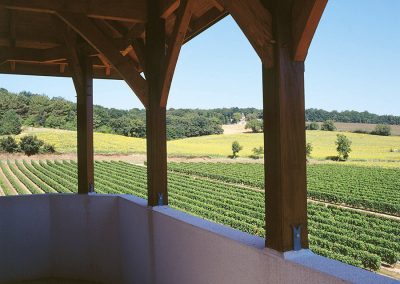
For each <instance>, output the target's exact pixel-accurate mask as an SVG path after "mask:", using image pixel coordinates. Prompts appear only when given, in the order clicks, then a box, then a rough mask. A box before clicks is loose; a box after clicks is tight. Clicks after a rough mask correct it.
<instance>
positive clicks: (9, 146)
mask: <svg viewBox="0 0 400 284" xmlns="http://www.w3.org/2000/svg"><path fill="white" fill-rule="evenodd" d="M0 149H1V150H2V151H5V152H7V153H14V152H18V144H17V142H15V139H14V138H13V137H11V136H8V137H6V138H3V139H1V140H0Z"/></svg>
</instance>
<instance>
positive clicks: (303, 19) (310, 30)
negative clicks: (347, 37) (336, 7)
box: [292, 0, 328, 61]
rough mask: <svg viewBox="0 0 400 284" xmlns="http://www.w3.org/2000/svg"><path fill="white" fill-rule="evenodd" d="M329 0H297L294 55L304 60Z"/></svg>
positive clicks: (297, 58) (299, 59)
mask: <svg viewBox="0 0 400 284" xmlns="http://www.w3.org/2000/svg"><path fill="white" fill-rule="evenodd" d="M327 3H328V0H297V1H294V4H293V9H292V29H293V42H294V45H293V57H294V60H297V61H304V60H305V59H306V56H307V53H308V48H309V47H310V44H311V41H312V39H313V37H314V33H315V31H316V29H317V27H318V23H319V21H320V19H321V17H322V14H323V12H324V10H325V7H326V4H327Z"/></svg>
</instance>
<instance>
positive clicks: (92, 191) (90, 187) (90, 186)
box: [89, 183, 94, 193]
mask: <svg viewBox="0 0 400 284" xmlns="http://www.w3.org/2000/svg"><path fill="white" fill-rule="evenodd" d="M89 193H94V185H93V183H89Z"/></svg>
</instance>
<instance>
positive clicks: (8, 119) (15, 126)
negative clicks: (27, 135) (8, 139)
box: [0, 110, 21, 135]
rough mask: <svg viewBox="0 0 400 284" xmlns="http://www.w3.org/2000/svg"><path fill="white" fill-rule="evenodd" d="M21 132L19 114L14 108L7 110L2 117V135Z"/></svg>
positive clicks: (0, 132)
mask: <svg viewBox="0 0 400 284" xmlns="http://www.w3.org/2000/svg"><path fill="white" fill-rule="evenodd" d="M19 133H21V121H20V118H19V115H18V114H17V113H16V112H15V111H13V110H9V111H7V112H5V113H4V115H3V117H2V118H1V119H0V135H10V134H14V135H17V134H19Z"/></svg>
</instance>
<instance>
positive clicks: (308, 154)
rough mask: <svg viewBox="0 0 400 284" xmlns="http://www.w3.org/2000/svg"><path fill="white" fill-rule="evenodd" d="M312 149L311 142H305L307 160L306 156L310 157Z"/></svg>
mask: <svg viewBox="0 0 400 284" xmlns="http://www.w3.org/2000/svg"><path fill="white" fill-rule="evenodd" d="M312 150H313V146H312V144H311V143H307V144H306V157H307V160H308V158H311V152H312Z"/></svg>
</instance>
